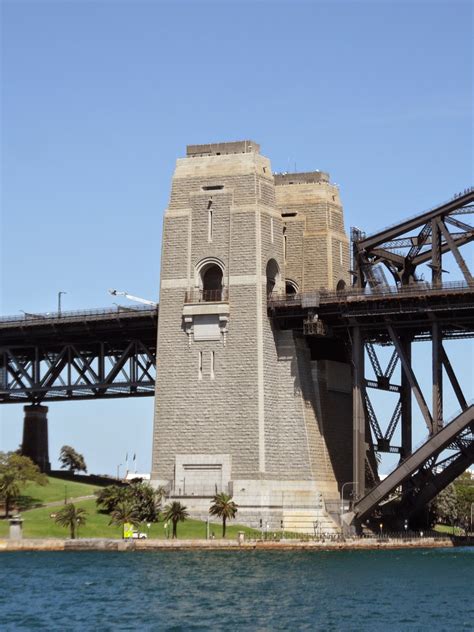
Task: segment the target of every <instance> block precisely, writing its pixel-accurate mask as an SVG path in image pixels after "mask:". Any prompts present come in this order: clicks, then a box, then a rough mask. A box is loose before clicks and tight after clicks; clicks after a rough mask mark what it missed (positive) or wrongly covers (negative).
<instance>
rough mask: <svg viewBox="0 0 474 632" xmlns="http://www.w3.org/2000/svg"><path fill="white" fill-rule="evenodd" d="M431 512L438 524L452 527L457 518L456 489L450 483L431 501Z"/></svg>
mask: <svg viewBox="0 0 474 632" xmlns="http://www.w3.org/2000/svg"><path fill="white" fill-rule="evenodd" d="M432 511H433V512H434V514H435V515H436V518H437V520H438V522H441V523H443V524H449V525H454V524H455V522H456V520H457V518H458V503H457V494H456V488H455V486H454V485H453V483H451V485H448V486H447V487H445V488H444V489H443V490H442V491H441V492H440V493H439V494H438V495H437V496H436V498H435V499H434V500H433V505H432Z"/></svg>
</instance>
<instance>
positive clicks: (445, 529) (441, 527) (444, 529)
mask: <svg viewBox="0 0 474 632" xmlns="http://www.w3.org/2000/svg"><path fill="white" fill-rule="evenodd" d="M434 530H435V531H438V533H447V534H448V535H453V534H454V535H464V530H463V529H460V528H459V527H454V531H453V527H452V526H451V525H449V524H437V525H436V526H435V528H434Z"/></svg>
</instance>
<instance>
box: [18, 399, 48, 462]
mask: <svg viewBox="0 0 474 632" xmlns="http://www.w3.org/2000/svg"><path fill="white" fill-rule="evenodd" d="M23 411H24V413H25V417H24V420H23V441H22V444H21V453H22V454H23V456H28V457H29V458H30V459H31V460H32V461H33V462H34V463H36V465H38V467H39V468H40V470H41V471H42V472H49V471H50V470H51V463H50V462H49V451H48V407H47V406H39V405H32V406H24V407H23Z"/></svg>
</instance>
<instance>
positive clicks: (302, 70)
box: [0, 0, 474, 473]
mask: <svg viewBox="0 0 474 632" xmlns="http://www.w3.org/2000/svg"><path fill="white" fill-rule="evenodd" d="M472 7H473V5H472V3H470V2H456V1H455V0H450V1H449V2H436V1H435V2H419V3H416V2H410V3H400V2H393V3H392V2H384V1H381V2H345V3H344V2H338V1H333V2H327V3H324V2H316V1H315V2H298V1H295V0H292V1H290V0H287V1H283V2H277V1H271V2H270V1H267V2H249V3H247V2H235V3H232V2H222V1H220V2H210V3H205V2H200V1H199V0H194V1H193V2H180V1H174V2H158V1H157V2H152V1H149V2H140V1H133V2H131V1H130V2H125V1H124V2H113V1H104V2H81V1H79V0H77V1H73V0H70V1H68V0H64V1H62V2H61V1H57V2H42V1H40V0H38V1H36V2H25V1H11V2H9V1H5V0H3V2H1V11H2V13H1V21H2V45H1V53H2V68H1V74H2V76H1V80H2V85H3V88H4V90H3V94H2V99H1V106H2V112H1V114H2V119H1V133H2V137H1V158H2V172H1V175H2V182H1V203H2V223H1V258H0V265H1V292H0V298H1V302H0V313H2V314H11V313H19V310H20V309H23V310H25V311H33V312H35V311H38V312H39V311H51V310H54V309H55V306H56V301H57V292H58V291H59V290H64V291H67V295H65V296H64V297H63V307H64V309H76V308H87V307H95V306H104V305H112V298H111V297H109V296H108V295H107V293H106V291H107V288H109V287H116V288H119V289H126V290H128V291H129V292H132V293H133V294H136V295H139V296H144V297H148V298H158V286H159V262H160V247H161V223H162V216H163V210H164V209H165V208H166V204H167V201H168V194H169V185H170V178H171V175H172V172H173V168H174V162H175V159H176V158H177V157H179V156H183V155H184V153H185V146H186V144H191V143H204V142H212V141H219V140H237V139H244V138H252V139H254V140H256V141H257V142H259V143H260V144H261V147H262V153H264V154H265V155H267V156H269V157H270V158H271V160H272V165H273V168H274V170H276V171H290V170H293V169H294V166H295V164H296V168H297V170H301V171H303V170H311V169H321V170H327V171H329V172H330V173H331V176H332V179H333V181H335V182H337V183H338V184H340V187H341V195H342V199H343V202H344V207H345V213H346V225H347V227H349V226H350V225H354V224H355V225H358V226H361V227H363V228H365V229H367V230H373V229H376V228H382V227H383V226H384V225H386V224H391V223H394V222H396V221H397V220H401V219H402V218H404V217H406V216H407V215H410V214H414V213H417V212H419V211H422V210H424V209H425V208H427V207H430V206H431V205H434V204H436V203H438V202H440V201H443V200H445V199H447V198H449V197H451V195H452V194H453V193H455V192H457V191H459V190H462V189H464V188H465V187H467V186H469V185H470V184H471V181H472V173H473V160H472V149H473V134H472V131H473V128H472V122H473V119H472V117H473V107H472V106H473V102H472V94H473V92H472V89H473V50H472V41H473V38H474V34H473V8H472ZM468 256H469V257H472V249H471V250H470V252H469V255H468ZM452 276H453V278H454V275H452ZM461 346H462V348H461V350H457V351H455V350H454V349H453V353H454V356H455V358H456V360H457V361H458V362H461V365H462V366H463V367H464V369H463V371H462V379H463V382H464V385H465V387H466V389H467V390H468V391H469V388H470V389H471V391H470V393H471V395H470V396H471V397H472V383H473V373H472V360H473V358H472V345H471V346H469V345H468V344H466V345H465V344H463V343H461ZM425 353H426V351H425ZM425 357H426V356H425ZM421 364H423V356H422V355H420V365H421ZM427 379H428V380H429V374H427ZM449 403H451V409H452V410H453V411H454V408H455V407H456V406H455V404H454V403H453V402H452V400H450V402H448V404H449ZM448 411H449V408H448ZM0 416H1V417H0V449H2V450H5V449H14V448H16V447H17V446H18V444H19V442H20V441H21V428H22V410H21V407H20V406H8V407H6V406H3V407H1V410H0ZM49 418H50V450H51V456H52V461H53V465H56V463H55V458H56V456H57V453H58V451H59V447H60V446H61V445H63V444H64V443H69V444H71V445H74V446H75V447H76V448H77V449H78V450H80V451H81V452H83V453H84V455H85V457H86V460H87V462H88V464H89V468H90V470H92V471H96V472H110V473H113V472H115V469H116V466H117V464H118V463H121V462H123V460H124V457H125V453H126V452H127V450H128V451H129V452H136V453H137V458H138V465H139V468H140V469H142V470H147V469H148V468H149V466H150V453H151V431H152V400H151V398H150V399H147V400H121V401H115V402H104V401H102V402H93V403H91V402H77V403H69V402H66V403H62V404H51V405H50V414H49Z"/></svg>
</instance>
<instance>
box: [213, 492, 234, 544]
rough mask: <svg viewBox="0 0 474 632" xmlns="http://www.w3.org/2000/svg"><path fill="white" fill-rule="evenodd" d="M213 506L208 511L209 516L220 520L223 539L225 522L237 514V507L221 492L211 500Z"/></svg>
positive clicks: (229, 497) (230, 497)
mask: <svg viewBox="0 0 474 632" xmlns="http://www.w3.org/2000/svg"><path fill="white" fill-rule="evenodd" d="M212 502H213V504H212V505H211V507H210V509H209V513H210V514H211V516H217V517H218V518H222V537H223V538H225V527H226V521H227V520H232V518H235V514H236V513H237V505H236V504H235V503H234V501H233V500H232V496H228V495H227V494H224V492H222V493H221V494H216V495H215V496H214V498H213V499H212Z"/></svg>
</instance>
